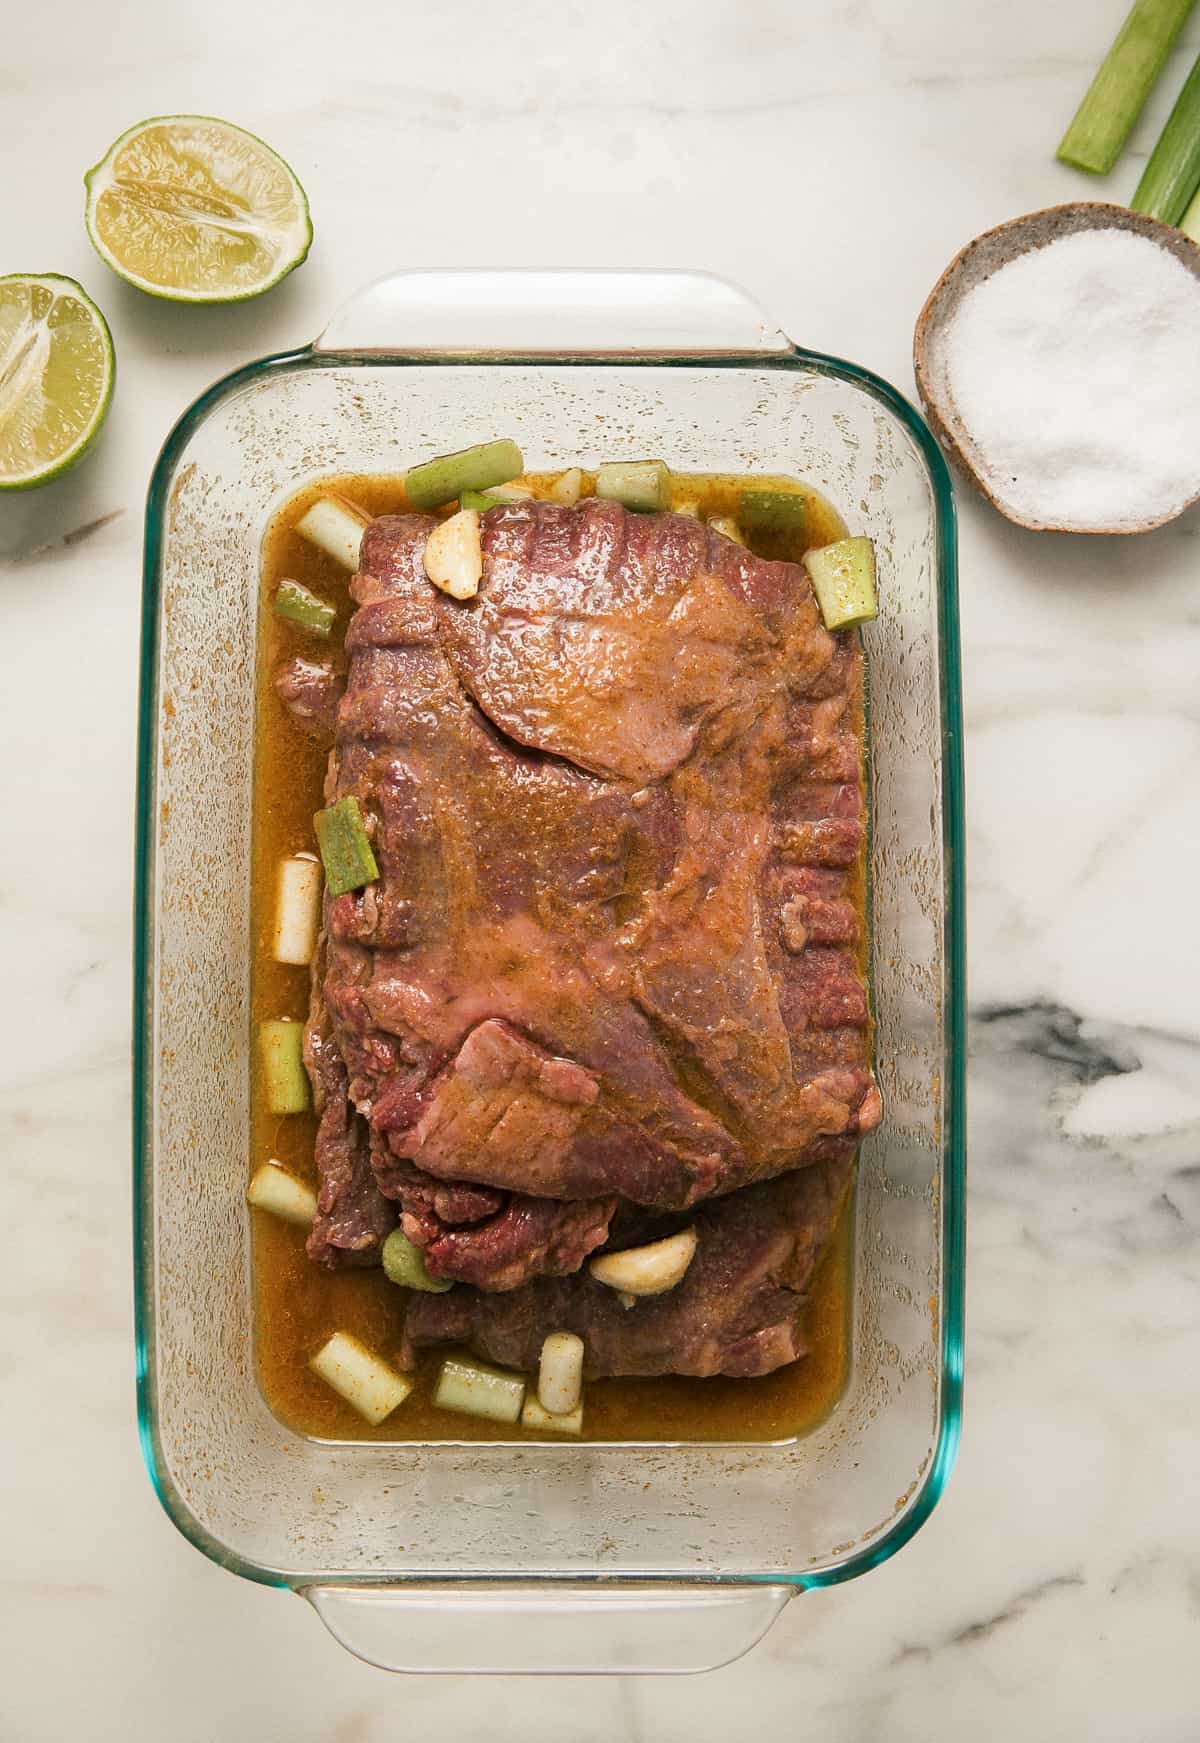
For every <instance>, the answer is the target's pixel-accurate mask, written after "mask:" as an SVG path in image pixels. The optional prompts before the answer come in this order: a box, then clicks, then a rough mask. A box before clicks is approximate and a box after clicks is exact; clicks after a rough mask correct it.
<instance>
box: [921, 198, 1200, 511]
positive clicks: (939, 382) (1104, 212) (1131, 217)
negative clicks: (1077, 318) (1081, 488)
mask: <svg viewBox="0 0 1200 1743" xmlns="http://www.w3.org/2000/svg"><path fill="white" fill-rule="evenodd" d="M1077 230H1132V231H1133V232H1134V233H1135V234H1136V235H1138V236H1146V237H1148V238H1149V239H1150V240H1151V241H1152V242H1157V243H1158V244H1159V245H1160V246H1161V247H1163V248H1165V249H1167V250H1168V252H1169V253H1171V254H1173V255H1174V256H1175V258H1176V260H1178V261H1179V262H1180V263H1181V265H1183V266H1186V267H1187V269H1188V271H1189V272H1191V273H1193V274H1194V275H1195V277H1196V278H1197V279H1200V248H1198V247H1197V246H1196V244H1195V243H1194V242H1191V241H1189V239H1188V238H1187V237H1186V236H1185V235H1184V234H1183V232H1182V231H1180V230H1174V229H1172V228H1171V227H1170V225H1168V224H1160V223H1159V222H1158V220H1157V219H1155V218H1144V217H1142V215H1141V213H1140V212H1131V211H1129V210H1128V208H1127V207H1125V206H1110V205H1105V204H1102V203H1101V202H1098V201H1078V202H1076V203H1074V204H1071V205H1067V206H1050V207H1048V208H1047V209H1046V210H1045V211H1043V212H1028V213H1027V214H1026V215H1025V217H1023V218H1013V219H1012V220H1011V221H1010V222H1009V223H1007V224H1000V225H997V227H996V229H994V230H986V231H985V232H984V234H983V235H982V236H977V237H976V238H975V240H974V242H969V243H968V244H967V246H966V247H965V248H964V249H963V250H962V252H961V253H960V254H956V255H955V257H954V259H953V260H952V261H951V262H950V264H949V266H948V267H947V268H946V270H945V272H944V273H943V274H942V276H941V278H939V279H938V281H937V283H936V284H935V285H934V287H933V289H932V291H930V293H929V297H928V300H927V301H926V303H925V307H924V308H923V309H922V310H921V313H920V315H919V316H918V317H917V325H916V330H915V332H914V334H913V372H914V374H915V375H916V378H917V390H918V392H919V393H920V396H921V403H922V405H923V406H924V408H925V415H926V417H927V418H928V419H929V423H930V425H931V427H932V429H933V433H934V435H935V436H936V437H937V439H938V441H939V442H940V443H941V445H942V447H943V448H944V449H945V451H946V453H947V454H948V456H949V457H950V459H951V460H952V461H953V462H954V464H955V465H956V466H957V467H958V468H959V469H960V470H961V471H962V472H964V473H965V474H966V476H967V477H968V478H969V479H970V480H971V482H972V483H973V484H975V485H977V486H978V487H979V489H980V490H981V491H982V492H983V494H984V496H986V497H987V499H988V501H989V502H990V503H991V504H992V507H993V508H996V509H998V510H999V511H1000V513H1001V514H1002V515H1004V516H1005V517H1006V518H1007V519H1008V520H1011V521H1015V522H1016V524H1017V525H1018V526H1022V527H1027V528H1029V530H1030V531H1032V532H1055V533H1063V532H1089V533H1146V532H1150V531H1152V530H1153V528H1155V527H1160V526H1165V525H1166V523H1167V522H1168V521H1172V520H1174V519H1175V518H1176V516H1178V515H1181V514H1182V513H1183V511H1184V509H1186V508H1190V507H1191V506H1192V504H1193V503H1195V502H1197V501H1200V489H1197V490H1196V491H1195V492H1194V493H1193V494H1192V495H1191V496H1189V497H1187V498H1185V499H1184V500H1182V501H1180V502H1179V503H1178V504H1177V505H1174V506H1172V507H1171V508H1170V509H1169V510H1168V512H1167V513H1166V514H1158V515H1155V516H1154V518H1153V519H1149V520H1141V521H1129V520H1127V521H1123V522H1122V523H1121V524H1120V525H1119V526H1107V527H1099V526H1089V527H1072V526H1064V525H1061V524H1058V523H1056V522H1054V521H1050V520H1033V519H1027V518H1025V516H1023V515H1020V514H1017V513H1016V512H1015V511H1014V510H1013V509H1012V508H1011V507H1010V506H1009V505H1008V504H1007V503H1005V502H1004V500H1003V499H1002V497H1001V496H1000V494H999V492H998V490H997V488H996V484H995V472H994V470H993V469H992V468H991V467H990V466H989V463H988V457H987V455H986V454H985V453H984V452H983V451H982V450H981V449H980V447H979V446H978V444H977V443H976V442H975V440H974V438H973V437H972V435H971V434H970V432H969V431H968V430H967V428H966V426H965V425H964V423H963V420H962V419H961V417H960V416H959V415H958V412H957V410H956V409H955V406H954V401H953V397H952V395H951V393H950V389H949V383H948V379H947V369H946V351H947V344H946V341H947V336H948V334H949V331H950V324H951V322H952V320H953V318H954V316H955V314H956V312H957V310H958V308H959V305H960V304H961V302H962V300H963V298H964V297H965V296H966V295H967V293H968V292H969V291H972V290H974V288H975V286H976V285H978V284H982V283H983V281H984V279H986V278H990V277H991V275H992V274H993V273H994V272H996V271H997V270H998V269H999V268H1000V267H1002V266H1007V265H1008V263H1009V261H1011V260H1015V259H1017V257H1018V256H1019V255H1022V254H1027V253H1030V252H1032V250H1034V249H1035V248H1044V247H1045V245H1046V244H1047V243H1048V242H1056V241H1058V239H1059V238H1060V237H1063V236H1070V235H1072V234H1073V233H1074V232H1075V231H1077Z"/></svg>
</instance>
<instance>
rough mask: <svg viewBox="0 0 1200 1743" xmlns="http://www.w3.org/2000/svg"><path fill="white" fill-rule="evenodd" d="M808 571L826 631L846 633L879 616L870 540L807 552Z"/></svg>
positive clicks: (847, 541)
mask: <svg viewBox="0 0 1200 1743" xmlns="http://www.w3.org/2000/svg"><path fill="white" fill-rule="evenodd" d="M804 567H805V568H806V569H807V570H808V574H809V579H810V580H811V582H812V584H813V592H814V593H815V594H816V596H817V604H818V605H819V606H820V608H821V616H822V618H823V620H824V623H825V628H826V629H845V628H846V626H847V625H848V624H852V623H866V622H867V621H868V619H870V618H872V617H878V616H879V601H878V598H877V596H876V592H875V547H874V546H873V545H872V543H871V541H870V539H864V538H854V539H838V540H837V541H836V542H835V543H834V544H832V545H822V546H820V548H819V549H818V550H815V551H805V553H804Z"/></svg>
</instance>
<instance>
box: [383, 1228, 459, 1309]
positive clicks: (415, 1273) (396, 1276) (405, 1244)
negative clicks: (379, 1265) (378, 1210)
mask: <svg viewBox="0 0 1200 1743" xmlns="http://www.w3.org/2000/svg"><path fill="white" fill-rule="evenodd" d="M382 1259H383V1268H384V1270H385V1272H386V1273H387V1276H388V1279H389V1281H390V1282H392V1283H398V1284H399V1285H400V1287H401V1288H402V1289H423V1290H424V1291H425V1293H426V1294H427V1295H444V1294H445V1293H446V1291H447V1289H453V1288H454V1284H453V1283H452V1282H450V1281H449V1280H448V1279H445V1278H441V1277H431V1276H430V1275H429V1272H428V1271H427V1270H426V1268H425V1255H424V1253H423V1252H422V1251H421V1249H420V1247H418V1246H417V1245H416V1244H415V1243H414V1242H412V1241H410V1240H409V1238H408V1236H407V1235H406V1234H405V1233H404V1231H403V1229H393V1230H392V1232H391V1234H390V1235H389V1236H388V1238H387V1240H386V1241H385V1242H384V1243H383V1253H382Z"/></svg>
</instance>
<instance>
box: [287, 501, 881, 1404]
mask: <svg viewBox="0 0 1200 1743" xmlns="http://www.w3.org/2000/svg"><path fill="white" fill-rule="evenodd" d="M435 524H436V523H435V522H434V521H433V520H432V519H431V518H430V517H428V516H423V515H394V516H384V517H383V518H382V519H379V520H376V521H375V522H373V523H372V525H371V526H370V528H369V529H368V531H367V533H366V535H365V536H364V539H363V545H362V555H361V572H360V573H359V574H358V575H357V576H356V577H355V579H354V581H353V583H352V594H353V597H354V600H355V602H356V604H357V608H358V609H357V611H356V612H355V615H354V617H353V620H352V621H351V624H350V627H349V631H348V633H347V638H346V653H347V662H348V670H347V673H346V678H345V689H344V693H343V694H342V695H341V699H340V702H337V704H336V738H335V744H334V750H333V754H332V756H331V759H330V765H329V774H328V779H327V786H326V791H327V801H332V800H334V799H336V798H340V797H342V796H345V795H348V794H353V795H354V796H355V797H356V798H357V799H358V801H359V803H360V805H361V808H362V811H363V815H364V817H365V819H366V821H367V827H368V830H369V831H370V833H371V836H372V841H373V846H374V852H375V857H376V859H377V861H378V865H379V874H380V875H379V879H378V881H377V882H375V883H372V884H370V885H368V886H367V888H366V889H363V890H359V891H356V892H355V893H353V894H350V895H344V896H339V897H336V898H331V897H329V896H327V897H326V901H325V914H324V939H323V945H322V949H321V952H320V953H319V955H318V959H317V962H316V964H315V966H314V996H313V1009H312V1015H311V1019H310V1024H309V1031H308V1059H309V1068H310V1073H311V1075H312V1076H313V1081H314V1088H315V1092H316V1096H317V1103H318V1108H319V1110H320V1111H321V1126H320V1136H319V1138H318V1158H317V1159H318V1164H319V1167H320V1170H321V1175H322V1181H323V1186H322V1192H321V1201H320V1204H321V1214H320V1216H319V1218H318V1221H317V1224H316V1226H315V1228H314V1230H313V1235H312V1239H311V1242H310V1251H311V1253H312V1255H313V1257H314V1258H317V1259H320V1260H322V1261H324V1262H326V1263H337V1262H354V1263H359V1262H364V1261H369V1260H370V1259H371V1258H373V1257H376V1256H377V1254H378V1250H379V1246H380V1245H381V1243H382V1240H383V1238H384V1236H385V1235H386V1233H387V1232H388V1229H389V1228H390V1227H391V1226H392V1222H393V1220H394V1217H395V1215H396V1208H397V1207H398V1210H399V1217H400V1223H401V1226H402V1227H403V1228H404V1230H405V1232H406V1233H407V1234H408V1235H409V1237H410V1238H411V1239H412V1240H413V1241H415V1242H417V1243H418V1244H419V1245H420V1246H421V1247H422V1248H423V1249H424V1253H425V1259H426V1263H427V1266H428V1269H429V1271H430V1272H431V1273H432V1274H433V1275H434V1276H437V1277H443V1278H451V1279H455V1280H458V1281H460V1282H461V1284H462V1285H463V1287H461V1288H459V1289H456V1290H454V1291H452V1292H451V1293H449V1294H447V1295H440V1296H427V1297H414V1298H413V1300H412V1305H411V1307H410V1313H409V1338H410V1341H411V1343H412V1345H413V1346H416V1345H418V1344H421V1343H424V1342H429V1341H438V1340H441V1339H446V1338H452V1339H458V1340H462V1339H466V1340H468V1341H470V1342H472V1343H473V1344H474V1345H475V1346H476V1347H477V1348H478V1349H480V1350H481V1351H483V1352H485V1353H487V1354H489V1355H493V1356H495V1357H497V1358H498V1359H500V1360H503V1361H513V1362H519V1363H521V1364H522V1365H524V1366H529V1365H530V1364H531V1363H533V1362H534V1361H535V1360H536V1354H537V1349H538V1347H539V1345H540V1341H541V1338H542V1337H543V1336H544V1335H545V1334H546V1333H547V1332H548V1331H551V1330H555V1329H561V1328H567V1329H570V1328H572V1327H573V1328H574V1329H576V1330H578V1331H579V1332H580V1334H581V1335H582V1336H583V1337H584V1339H585V1342H586V1344H587V1351H588V1355H587V1360H588V1366H589V1369H590V1371H592V1372H593V1373H597V1374H612V1373H662V1372H678V1373H691V1374H707V1373H716V1372H724V1373H731V1374H753V1373H761V1372H766V1371H767V1370H769V1369H770V1368H773V1367H777V1366H779V1365H780V1364H782V1363H784V1362H789V1361H792V1360H794V1359H795V1358H796V1357H797V1356H798V1355H799V1354H801V1353H802V1341H801V1338H800V1333H799V1331H798V1323H799V1309H800V1306H801V1304H802V1300H803V1290H804V1287H805V1285H806V1282H807V1279H808V1276H809V1274H810V1272H811V1269H812V1264H813V1262H814V1260H815V1257H816V1255H817V1254H818V1252H819V1250H820V1247H821V1245H822V1244H823V1243H824V1241H825V1239H826V1238H827V1236H828V1233H829V1230H830V1228H831V1226H832V1222H833V1219H834V1216H835V1214H836V1210H837V1206H838V1204H839V1203H840V1201H841V1198H842V1195H843V1192H844V1188H845V1185H846V1181H847V1179H848V1175H849V1166H850V1160H849V1159H850V1158H851V1156H852V1154H853V1150H854V1147H855V1145H856V1144H857V1142H858V1139H859V1137H860V1136H861V1134H862V1133H863V1132H865V1131H867V1130H868V1129H869V1128H870V1127H871V1126H873V1125H874V1124H876V1122H877V1121H878V1119H879V1115H880V1102H879V1095H878V1092H877V1090H876V1088H875V1086H874V1083H873V1080H872V1077H871V1073H870V1068H869V1062H868V1040H867V1000H866V993H865V989H864V986H863V981H862V978H861V975H860V973H859V971H858V967H857V960H858V948H859V942H860V941H859V925H860V920H859V906H858V903H857V901H856V899H855V895H856V886H857V880H858V876H859V867H860V860H861V850H862V842H863V828H864V818H863V796H862V780H861V744H860V737H859V703H860V693H861V655H860V651H859V647H858V641H857V637H856V635H854V634H853V633H850V634H842V635H830V634H829V633H828V632H827V631H826V630H825V629H824V628H823V627H822V624H821V621H820V618H819V616H818V613H817V609H816V605H815V602H814V599H813V594H812V589H811V586H810V584H809V582H808V578H807V576H806V574H805V572H804V570H803V569H802V568H800V567H799V566H797V565H795V564H791V563H783V562H768V561H765V560H763V559H760V558H758V557H755V556H753V555H751V553H750V552H748V551H746V550H745V549H743V548H742V547H740V546H739V545H737V544H735V543H733V542H732V541H731V540H728V539H726V538H724V537H722V536H721V535H719V534H716V533H714V532H712V531H710V530H709V529H708V528H706V527H705V526H704V525H703V524H701V523H700V522H698V521H696V520H694V519H690V518H688V517H685V516H680V515H671V514H654V515H638V514H630V513H627V512H626V511H625V510H624V509H622V508H621V507H619V506H618V505H617V504H615V503H610V502H602V501H598V500H595V499H589V500H586V501H583V502H581V503H579V504H578V505H577V506H576V507H573V508H565V507H560V506H558V505H556V504H550V503H541V502H537V503H535V502H522V503H517V504H513V505H509V506H505V507H501V508H497V509H492V510H490V511H489V512H488V513H487V514H486V515H485V516H484V517H483V521H482V526H483V548H484V575H483V580H482V583H481V586H480V591H479V593H478V596H477V597H476V598H474V599H471V600H468V601H465V602H460V601H456V600H453V599H450V598H448V597H447V596H445V595H443V594H442V593H439V592H438V591H437V590H436V589H435V588H434V587H433V586H431V584H430V583H429V581H428V579H427V578H426V576H425V573H424V569H423V566H422V562H421V553H422V549H423V546H424V543H425V540H426V538H427V537H428V535H429V533H430V531H431V530H432V528H433V526H434V525H435ZM337 683H340V680H335V678H334V677H333V675H332V674H330V673H326V674H324V676H323V681H319V680H318V677H317V674H316V672H315V670H313V669H312V668H309V669H307V670H306V671H304V672H300V671H298V670H297V669H296V668H295V667H294V666H293V667H289V668H286V669H285V670H284V671H283V672H282V673H281V674H280V676H279V680H278V687H279V690H280V694H281V696H282V697H283V699H284V701H285V703H289V704H290V705H291V706H292V707H293V708H295V709H296V710H297V711H298V712H300V713H301V714H302V715H303V716H304V717H305V720H306V723H307V724H311V723H313V722H314V720H319V718H320V715H321V713H322V711H323V709H324V708H325V707H326V706H327V705H328V700H329V699H330V698H333V699H335V700H336V688H335V685H336V684H337ZM693 1206H695V1207H699V1208H697V1209H696V1210H695V1211H694V1212H693V1211H692V1207H693ZM689 1221H694V1222H695V1224H696V1227H697V1230H698V1233H699V1237H700V1240H699V1246H698V1249H697V1254H696V1258H695V1259H694V1260H693V1262H692V1265H691V1267H690V1268H689V1271H688V1273H687V1275H686V1276H685V1278H684V1280H683V1282H682V1283H680V1284H679V1285H677V1286H676V1288H675V1289H673V1290H672V1291H670V1292H669V1293H668V1294H667V1295H665V1296H662V1297H659V1298H655V1299H653V1300H643V1301H640V1302H639V1303H638V1304H637V1305H636V1306H635V1307H632V1308H628V1309H626V1308H625V1307H622V1305H621V1304H620V1302H619V1301H618V1299H617V1297H616V1296H615V1295H614V1293H613V1292H612V1291H611V1290H609V1289H606V1288H605V1287H604V1286H603V1285H601V1284H599V1283H596V1282H594V1281H592V1280H591V1278H590V1277H589V1276H588V1274H587V1271H586V1268H585V1269H583V1270H582V1271H581V1269H580V1267H581V1266H584V1265H585V1261H586V1259H587V1257H588V1255H589V1254H590V1253H592V1252H594V1251H596V1250H597V1249H598V1248H601V1247H603V1246H605V1245H606V1244H608V1245H610V1246H613V1247H617V1246H628V1245H631V1244H634V1242H635V1240H636V1239H638V1238H641V1239H645V1238H650V1236H651V1235H652V1234H653V1233H655V1232H662V1231H664V1230H669V1229H671V1228H675V1227H678V1226H680V1225H681V1224H683V1223H685V1222H689ZM647 1231H648V1232H647Z"/></svg>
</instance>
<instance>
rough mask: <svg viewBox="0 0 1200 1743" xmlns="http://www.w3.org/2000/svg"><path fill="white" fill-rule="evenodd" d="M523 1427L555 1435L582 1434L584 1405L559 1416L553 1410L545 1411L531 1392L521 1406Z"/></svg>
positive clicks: (579, 1405)
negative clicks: (548, 1431)
mask: <svg viewBox="0 0 1200 1743" xmlns="http://www.w3.org/2000/svg"><path fill="white" fill-rule="evenodd" d="M521 1427H522V1428H536V1429H542V1430H546V1429H548V1430H550V1432H551V1433H553V1434H582V1433H583V1405H582V1404H577V1405H576V1406H575V1408H574V1410H568V1411H564V1412H562V1413H560V1414H558V1415H556V1414H555V1413H554V1411H552V1410H543V1408H542V1406H541V1404H539V1402H538V1400H537V1399H536V1398H535V1397H534V1395H533V1393H532V1392H530V1393H528V1394H527V1395H526V1398H525V1402H524V1404H523V1405H522V1406H521Z"/></svg>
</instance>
